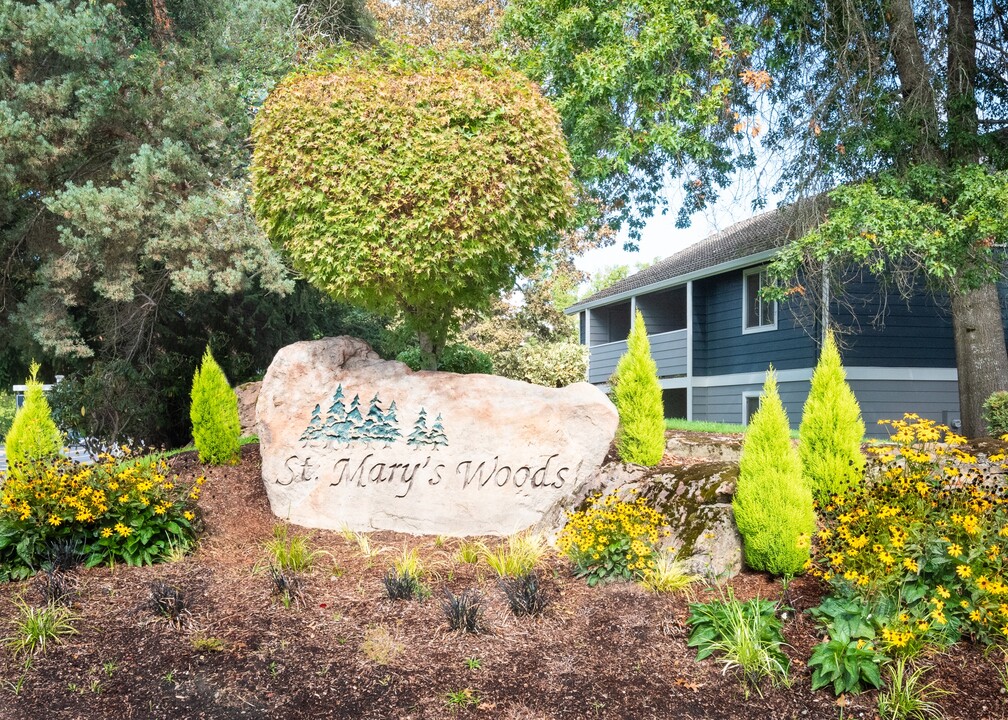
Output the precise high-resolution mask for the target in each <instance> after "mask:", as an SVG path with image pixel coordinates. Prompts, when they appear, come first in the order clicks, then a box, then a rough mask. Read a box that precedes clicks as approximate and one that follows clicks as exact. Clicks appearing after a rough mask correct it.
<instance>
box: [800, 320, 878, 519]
mask: <svg viewBox="0 0 1008 720" xmlns="http://www.w3.org/2000/svg"><path fill="white" fill-rule="evenodd" d="M864 432H865V426H864V421H863V420H862V419H861V407H860V406H859V405H858V401H857V398H856V397H854V392H853V391H852V390H851V389H850V386H849V385H848V384H847V374H846V373H845V372H844V369H843V365H842V364H841V363H840V352H839V350H837V346H836V341H835V340H834V339H833V332H832V331H830V332H829V333H827V335H826V342H825V343H823V348H822V352H821V353H820V355H819V362H818V363H817V364H816V368H815V372H813V373H812V386H811V388H810V390H809V395H808V399H807V400H806V401H805V408H804V409H803V410H802V421H801V427H800V428H799V429H798V452H799V455H800V456H801V461H802V471H803V472H804V474H805V483H806V485H808V487H809V489H810V490H811V491H812V495H813V497H815V499H816V500H818V501H819V503H820V505H826V504H827V503H828V502H829V498H830V496H831V495H835V494H841V493H844V492H846V491H847V489H848V488H850V487H851V486H852V485H856V484H857V483H859V482H860V481H861V478H862V476H863V474H864V467H865V457H864V455H863V454H862V453H861V443H862V441H863V440H864Z"/></svg>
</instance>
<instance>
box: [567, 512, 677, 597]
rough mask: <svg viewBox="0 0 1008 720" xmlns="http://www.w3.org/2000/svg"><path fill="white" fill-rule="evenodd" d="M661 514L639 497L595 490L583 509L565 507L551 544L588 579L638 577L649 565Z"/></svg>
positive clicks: (662, 522) (652, 561)
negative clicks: (560, 526) (569, 510)
mask: <svg viewBox="0 0 1008 720" xmlns="http://www.w3.org/2000/svg"><path fill="white" fill-rule="evenodd" d="M664 525H666V520H665V518H664V517H663V516H662V514H661V513H660V512H658V511H657V510H655V509H654V508H652V507H649V506H648V505H647V503H646V501H645V500H644V499H643V498H638V499H637V500H634V501H633V502H628V501H625V500H622V499H620V497H619V496H618V495H615V494H613V495H607V496H605V497H599V496H595V497H593V498H591V500H590V503H589V505H588V507H587V508H585V509H584V510H578V511H576V512H574V513H571V514H570V516H569V517H568V518H567V524H566V525H564V528H563V530H561V531H560V535H559V537H557V541H556V545H557V549H559V550H560V552H563V553H565V554H567V556H568V557H570V559H571V561H572V562H573V563H574V567H575V572H576V573H577V575H578V577H584V578H586V579H587V582H588V585H590V586H593V587H594V586H595V585H596V584H598V583H599V582H603V581H606V580H613V579H622V580H641V579H643V578H644V576H645V575H646V574H647V573H648V571H650V570H651V569H653V568H654V566H655V561H656V557H657V555H658V540H659V536H660V530H659V529H660V528H661V527H663V526H664Z"/></svg>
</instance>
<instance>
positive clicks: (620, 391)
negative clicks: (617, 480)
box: [610, 310, 665, 466]
mask: <svg viewBox="0 0 1008 720" xmlns="http://www.w3.org/2000/svg"><path fill="white" fill-rule="evenodd" d="M610 383H611V384H612V395H613V402H614V403H615V404H616V409H617V410H618V411H619V429H618V430H617V431H616V450H617V452H619V456H620V458H622V460H623V461H624V462H628V463H636V464H637V465H648V466H651V465H657V464H658V463H659V462H661V459H662V456H663V455H664V454H665V407H664V405H663V404H662V390H661V385H660V384H659V383H658V366H657V365H655V361H654V358H652V357H651V343H650V342H648V336H647V328H645V326H644V317H643V316H642V315H641V313H640V311H639V310H638V311H637V315H636V317H635V318H634V326H633V328H632V329H631V330H630V337H628V338H627V351H626V353H624V355H623V357H621V358H620V360H619V363H618V364H617V365H616V370H615V371H613V374H612V378H610Z"/></svg>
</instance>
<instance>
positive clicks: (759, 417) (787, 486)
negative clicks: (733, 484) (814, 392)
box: [732, 367, 815, 575]
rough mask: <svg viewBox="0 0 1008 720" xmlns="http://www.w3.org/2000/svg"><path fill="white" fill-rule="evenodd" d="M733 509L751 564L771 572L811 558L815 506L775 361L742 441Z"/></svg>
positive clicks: (791, 569) (788, 570)
mask: <svg viewBox="0 0 1008 720" xmlns="http://www.w3.org/2000/svg"><path fill="white" fill-rule="evenodd" d="M732 509H733V510H734V512H735V524H736V525H737V526H738V529H739V532H740V533H741V534H742V540H743V542H744V544H745V557H746V564H748V565H749V567H751V568H752V569H753V570H764V571H766V572H770V573H772V574H774V575H795V574H797V573H800V572H802V570H803V569H804V568H805V564H806V562H807V561H808V559H809V543H810V540H811V538H812V532H813V531H814V530H815V511H814V509H813V507H812V493H811V492H810V491H809V489H808V488H807V487H806V486H805V482H804V480H803V479H802V470H801V460H800V459H799V457H798V450H797V449H795V447H794V446H793V445H792V444H791V437H790V427H789V424H788V417H787V412H785V410H784V405H783V404H782V403H781V399H780V395H779V394H778V393H777V377H776V375H775V373H774V371H773V367H771V368H770V369H769V370H768V371H767V374H766V382H765V383H764V384H763V395H762V397H761V398H760V407H759V410H757V411H756V414H755V415H753V417H752V420H751V421H750V422H749V427H748V428H746V434H745V438H744V439H743V441H742V457H741V459H740V460H739V479H738V487H737V488H736V490H735V497H734V499H733V500H732Z"/></svg>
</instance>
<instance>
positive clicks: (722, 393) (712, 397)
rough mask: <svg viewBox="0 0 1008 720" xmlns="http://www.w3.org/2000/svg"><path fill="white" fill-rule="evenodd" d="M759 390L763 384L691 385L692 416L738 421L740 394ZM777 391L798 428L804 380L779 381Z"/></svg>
mask: <svg viewBox="0 0 1008 720" xmlns="http://www.w3.org/2000/svg"><path fill="white" fill-rule="evenodd" d="M761 390H763V386H762V385H761V384H759V383H753V384H745V385H725V386H722V387H698V388H693V419H694V420H709V421H711V422H727V423H741V422H742V395H743V393H753V394H758V393H759V392H760V391H761ZM777 391H778V392H779V393H780V396H781V402H782V403H784V409H785V410H786V411H787V414H788V419H789V420H790V421H791V426H792V427H798V424H799V423H800V422H801V411H802V406H803V405H804V404H805V398H806V397H808V391H809V384H808V381H807V380H805V381H799V382H785V383H779V384H778V385H777Z"/></svg>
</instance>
